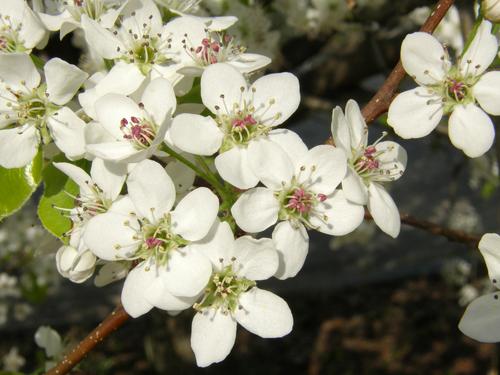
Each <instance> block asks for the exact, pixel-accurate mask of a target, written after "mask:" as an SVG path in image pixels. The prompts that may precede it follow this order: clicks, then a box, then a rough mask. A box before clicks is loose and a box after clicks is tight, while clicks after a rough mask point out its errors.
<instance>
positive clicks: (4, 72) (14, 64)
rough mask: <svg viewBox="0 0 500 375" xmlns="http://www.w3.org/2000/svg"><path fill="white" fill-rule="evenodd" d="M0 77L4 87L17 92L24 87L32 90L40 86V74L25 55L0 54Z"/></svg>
mask: <svg viewBox="0 0 500 375" xmlns="http://www.w3.org/2000/svg"><path fill="white" fill-rule="evenodd" d="M0 77H2V81H3V82H4V83H5V84H6V85H8V86H10V87H12V88H13V89H17V90H19V89H22V88H23V87H24V86H26V87H27V88H29V89H32V88H35V87H38V85H39V84H40V73H38V71H37V70H36V67H35V64H33V61H32V60H31V58H30V56H29V55H27V54H26V53H2V54H0ZM22 82H24V84H22Z"/></svg>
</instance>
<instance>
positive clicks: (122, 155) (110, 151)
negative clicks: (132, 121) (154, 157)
mask: <svg viewBox="0 0 500 375" xmlns="http://www.w3.org/2000/svg"><path fill="white" fill-rule="evenodd" d="M85 149H86V151H87V152H88V153H90V154H92V155H94V156H96V157H98V158H102V159H104V160H110V161H121V160H126V159H128V158H131V157H132V156H135V155H137V154H139V151H137V149H136V148H135V147H134V145H133V144H132V143H130V142H127V141H125V142H121V141H117V142H104V143H98V144H87V146H86V147H85Z"/></svg>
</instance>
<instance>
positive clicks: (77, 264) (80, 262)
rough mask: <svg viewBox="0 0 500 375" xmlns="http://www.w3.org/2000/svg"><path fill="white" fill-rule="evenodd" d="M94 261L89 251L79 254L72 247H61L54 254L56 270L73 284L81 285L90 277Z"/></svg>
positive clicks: (94, 258) (93, 256)
mask: <svg viewBox="0 0 500 375" xmlns="http://www.w3.org/2000/svg"><path fill="white" fill-rule="evenodd" d="M96 260H97V259H96V257H95V255H94V254H92V252H90V250H85V251H83V252H81V253H80V252H79V251H78V250H77V249H75V248H74V247H72V246H61V248H59V250H58V251H57V253H56V266H57V270H58V271H59V273H60V274H61V276H63V277H65V278H67V279H69V280H71V281H72V282H74V283H83V282H84V281H86V280H87V279H88V278H89V277H91V276H92V274H93V273H94V268H95V263H96Z"/></svg>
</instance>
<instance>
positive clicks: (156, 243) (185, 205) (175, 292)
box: [84, 160, 219, 317]
mask: <svg viewBox="0 0 500 375" xmlns="http://www.w3.org/2000/svg"><path fill="white" fill-rule="evenodd" d="M127 188H128V194H129V195H128V196H126V197H123V198H122V199H120V200H117V201H116V202H115V203H114V204H113V205H112V206H111V208H110V209H109V210H108V212H106V213H104V214H102V215H98V216H95V217H94V218H92V219H91V220H90V221H89V223H88V225H87V228H86V230H85V233H84V242H85V243H86V244H87V245H88V247H89V248H90V250H91V251H92V252H93V253H94V254H95V255H96V256H98V257H99V258H101V259H103V260H106V261H124V260H128V261H131V260H137V261H138V262H139V264H138V265H137V266H136V267H134V268H133V269H132V270H131V271H130V272H129V274H128V275H127V278H126V280H125V284H124V287H123V290H122V303H123V306H124V308H125V310H126V311H127V312H128V313H129V314H130V315H131V316H133V317H137V316H140V315H142V314H144V313H146V312H148V311H149V310H150V309H151V308H152V307H153V306H156V307H158V308H161V309H165V310H168V311H172V312H173V311H180V310H184V309H186V308H188V307H189V306H191V305H192V304H193V302H194V300H195V299H196V297H197V295H198V293H200V292H201V291H202V289H203V287H204V286H205V285H206V283H207V281H208V278H209V277H210V273H211V267H210V262H209V261H208V259H207V258H206V257H205V256H203V255H202V254H201V253H199V252H196V251H194V250H193V249H192V247H191V245H190V244H192V243H196V242H197V241H201V240H203V239H204V237H205V236H206V235H207V234H208V232H209V230H210V228H211V227H212V224H213V222H214V220H215V218H216V216H217V213H218V208H219V202H218V198H217V197H216V196H215V195H214V194H213V193H212V192H211V191H210V190H209V189H207V188H197V189H195V190H193V191H192V192H190V193H189V194H187V195H186V196H185V197H184V198H183V199H182V200H181V201H180V202H179V203H178V204H177V206H176V208H175V209H174V210H172V206H173V204H174V201H175V197H176V194H175V187H174V184H173V182H172V180H171V179H170V177H169V176H168V174H167V173H166V172H165V170H164V169H163V167H162V166H161V165H159V164H158V163H156V162H154V161H151V160H144V161H142V162H140V163H138V164H137V165H136V166H135V167H134V169H133V170H132V172H131V173H130V175H129V177H128V180H127ZM102 228H106V231H104V232H103V230H102Z"/></svg>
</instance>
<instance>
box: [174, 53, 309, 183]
mask: <svg viewBox="0 0 500 375" xmlns="http://www.w3.org/2000/svg"><path fill="white" fill-rule="evenodd" d="M201 98H202V101H203V104H204V105H205V106H206V107H207V108H208V109H209V110H210V111H211V112H212V114H213V115H214V117H211V116H201V115H196V114H188V113H184V114H180V115H178V116H176V117H175V118H174V120H173V122H172V127H171V128H170V129H169V132H168V134H169V136H170V139H171V140H172V142H173V144H174V145H175V146H176V147H178V148H179V149H181V150H183V151H185V152H189V153H192V154H195V155H213V154H215V153H216V152H219V155H218V156H217V157H216V158H215V167H216V169H217V171H218V172H219V174H220V175H221V177H222V178H223V179H224V180H226V181H228V182H229V183H231V184H232V185H234V186H236V187H238V188H240V189H248V188H251V187H253V186H255V185H256V184H257V183H258V180H259V179H258V177H257V175H256V174H255V173H254V172H253V171H252V168H251V166H250V161H251V159H252V158H254V157H256V156H257V154H256V152H252V151H251V149H252V144H254V143H255V142H257V141H259V140H270V141H273V140H274V141H276V142H277V144H279V141H278V140H277V139H278V138H280V134H282V133H283V131H282V130H273V128H274V127H276V126H278V125H281V124H282V123H283V122H285V121H286V120H287V119H288V118H289V117H290V116H291V115H292V114H293V113H294V112H295V110H296V109H297V107H298V105H299V102H300V91H299V82H298V80H297V78H296V77H295V76H294V75H292V74H290V73H277V74H270V75H267V76H264V77H261V78H259V79H258V80H256V81H255V82H254V83H253V84H252V85H248V84H247V81H246V80H245V77H244V76H243V75H242V73H241V72H239V71H238V70H237V69H236V68H234V67H233V66H231V65H228V64H224V63H221V64H214V65H211V66H209V67H208V68H206V69H205V71H204V72H203V74H202V76H201ZM291 133H292V132H289V133H288V134H291ZM193 134H198V136H197V137H193Z"/></svg>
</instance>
